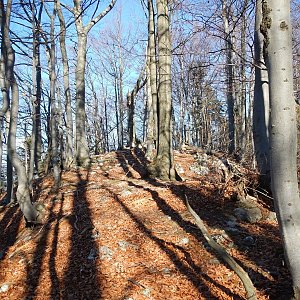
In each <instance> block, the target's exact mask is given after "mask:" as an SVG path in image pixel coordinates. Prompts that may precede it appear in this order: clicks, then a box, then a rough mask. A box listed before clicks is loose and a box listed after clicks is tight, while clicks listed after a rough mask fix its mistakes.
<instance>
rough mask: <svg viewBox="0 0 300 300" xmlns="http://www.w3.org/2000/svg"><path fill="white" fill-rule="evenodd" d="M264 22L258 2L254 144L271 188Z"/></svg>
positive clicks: (264, 178) (263, 176) (263, 177)
mask: <svg viewBox="0 0 300 300" xmlns="http://www.w3.org/2000/svg"><path fill="white" fill-rule="evenodd" d="M262 21H263V15H262V2H261V0H257V1H256V10H255V32H254V51H255V86H254V101H253V142H254V150H255V158H256V162H257V167H258V170H259V173H260V175H261V179H262V180H261V181H262V184H263V185H265V186H270V158H269V147H270V145H269V114H270V104H269V79H268V70H267V67H266V65H265V58H264V53H263V48H264V36H263V34H262V32H261V26H262V27H263V24H262Z"/></svg>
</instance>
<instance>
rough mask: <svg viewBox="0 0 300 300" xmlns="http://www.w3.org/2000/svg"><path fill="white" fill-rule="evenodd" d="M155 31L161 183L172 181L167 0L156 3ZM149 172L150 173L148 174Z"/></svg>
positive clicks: (157, 174) (156, 162)
mask: <svg viewBox="0 0 300 300" xmlns="http://www.w3.org/2000/svg"><path fill="white" fill-rule="evenodd" d="M156 5H157V15H158V18H157V31H158V74H159V83H158V146H157V156H156V161H155V173H156V174H155V175H156V177H158V178H160V179H162V180H170V179H171V180H172V179H175V169H174V159H173V147H172V97H171V95H172V91H171V87H172V82H171V36H170V25H169V24H170V23H169V1H168V0H157V2H156ZM150 172H151V171H150Z"/></svg>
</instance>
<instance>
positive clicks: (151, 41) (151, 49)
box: [146, 0, 158, 158]
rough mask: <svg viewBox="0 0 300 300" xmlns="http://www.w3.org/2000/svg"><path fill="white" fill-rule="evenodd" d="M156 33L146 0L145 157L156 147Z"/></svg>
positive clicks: (149, 3) (151, 153)
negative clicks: (146, 81)
mask: <svg viewBox="0 0 300 300" xmlns="http://www.w3.org/2000/svg"><path fill="white" fill-rule="evenodd" d="M156 56H157V55H156V35H155V21H154V7H153V0H148V47H147V68H148V76H149V78H148V104H147V130H146V132H147V138H146V143H147V154H146V155H147V157H149V158H152V157H153V150H154V149H157V140H158V138H157V132H158V124H157V123H158V121H157V63H156Z"/></svg>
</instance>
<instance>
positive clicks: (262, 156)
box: [0, 0, 300, 297]
mask: <svg viewBox="0 0 300 300" xmlns="http://www.w3.org/2000/svg"><path fill="white" fill-rule="evenodd" d="M290 4H291V10H290V7H289V3H286V2H285V3H282V1H279V0H269V1H267V0H262V1H260V0H258V1H253V0H244V1H229V0H220V1H219V0H212V1H201V0H199V1H166V0H160V1H156V2H154V1H150V0H149V1H147V2H146V1H132V3H130V4H129V3H125V2H121V1H117V0H112V1H111V2H109V1H106V2H105V1H79V0H74V1H73V2H71V1H66V2H60V1H59V0H55V1H29V2H25V1H20V2H15V1H10V0H9V1H6V3H5V2H4V1H3V0H1V2H0V5H1V68H0V84H1V90H2V108H1V112H0V117H1V137H2V138H1V143H0V146H1V147H0V156H1V157H0V162H1V186H2V190H3V191H6V195H7V196H6V202H5V203H6V204H9V203H14V202H15V201H17V202H18V203H19V205H20V208H21V210H22V212H23V214H24V216H25V218H26V220H27V221H28V222H31V223H39V221H40V220H39V213H40V212H39V208H38V207H37V206H36V205H35V204H34V203H32V195H34V193H35V191H34V188H33V187H34V182H35V180H37V179H38V178H41V177H43V176H45V175H46V174H49V173H51V174H53V177H54V180H55V181H54V186H55V188H59V187H60V181H61V175H62V171H63V170H65V171H67V170H70V169H72V168H73V167H75V166H77V167H88V166H89V165H90V163H91V157H92V156H93V155H100V154H104V153H107V152H110V151H114V150H117V149H118V150H121V149H125V148H134V147H136V146H140V147H142V148H143V149H144V150H145V155H146V157H147V159H149V161H151V163H150V164H149V165H148V167H147V170H148V173H149V176H150V177H152V178H159V179H162V180H174V179H180V176H179V174H178V172H177V170H176V169H175V165H174V159H173V150H174V149H181V150H184V149H187V148H189V149H190V147H192V148H193V147H195V148H199V149H202V150H205V151H207V152H208V153H216V152H221V153H227V154H229V155H232V157H234V158H235V159H236V160H237V161H239V162H240V163H241V164H244V165H248V166H251V168H253V169H256V170H257V172H258V174H259V175H260V184H261V187H262V188H266V189H270V187H271V185H270V182H271V177H272V183H273V190H272V192H273V196H274V202H275V207H276V209H277V213H279V215H278V216H279V223H280V225H281V233H282V235H283V242H284V245H285V250H286V253H287V257H288V264H289V265H292V264H295V265H297V263H298V261H299V257H298V256H297V254H296V252H295V251H296V249H297V242H296V241H295V240H296V239H297V234H299V233H297V232H298V231H299V226H298V225H297V221H295V220H297V219H298V218H297V216H299V214H300V212H299V211H298V209H295V207H294V206H295V205H297V201H298V200H299V196H298V186H297V178H296V177H297V164H296V148H297V142H296V136H297V132H298V131H296V115H295V113H296V110H295V103H298V101H299V95H300V94H299V93H300V92H299V91H300V89H299V85H300V79H299V76H300V62H299V57H300V56H299V53H300V52H299V51H300V49H299V47H300V45H299V42H300V41H299V36H300V35H299V13H300V3H299V1H296V0H293V1H291V3H290ZM131 5H132V7H131ZM128 6H130V9H128ZM277 6H279V7H282V8H281V9H274V7H277ZM277 11H282V15H280V13H278V14H277ZM289 11H291V22H290V19H289V18H290V16H289ZM276 21H277V22H279V23H278V24H279V25H278V27H276V26H274V24H276ZM274 22H275V23H274ZM291 26H292V27H293V31H291ZM274 28H275V29H274ZM276 30H277V31H276ZM280 43H282V44H280ZM281 51H282V52H281ZM285 51H286V52H285ZM278 55H279V56H278ZM285 83H286V84H285ZM279 104H280V105H279ZM270 105H271V109H270ZM270 111H271V119H270ZM282 112H287V113H286V114H281V113H282ZM272 113H273V115H272ZM272 120H273V121H272ZM270 149H271V152H272V153H271V152H270V151H269V150H270ZM285 152H287V153H285ZM270 154H272V156H270ZM271 160H272V162H271ZM284 170H285V171H284ZM287 170H288V171H287ZM290 182H291V184H289V183H290ZM14 188H16V191H15V192H14ZM287 193H288V194H289V195H290V198H291V199H289V201H286V200H285V199H284V194H287ZM289 222H292V224H294V225H293V226H287V225H286V224H290V223H289ZM295 224H296V225H295ZM297 230H298V231H297ZM294 231H295V232H296V234H292V232H294ZM298 243H299V241H298ZM291 262H292V263H291ZM298 269H299V268H298ZM298 269H297V270H294V269H293V268H292V270H291V273H292V277H293V282H294V291H295V295H297V293H300V289H299V282H300V277H299V274H298V273H299V272H300V270H298ZM298 297H299V296H298Z"/></svg>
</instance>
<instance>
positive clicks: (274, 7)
mask: <svg viewBox="0 0 300 300" xmlns="http://www.w3.org/2000/svg"><path fill="white" fill-rule="evenodd" d="M261 26H262V27H261V28H262V29H263V33H264V42H265V47H264V49H265V55H266V61H267V66H268V70H269V80H270V84H269V87H270V106H271V118H270V123H271V126H270V130H271V132H270V146H271V147H270V149H271V180H272V191H273V197H274V203H275V207H276V212H277V214H278V220H279V225H280V230H281V234H282V238H283V242H284V249H285V254H286V260H287V264H288V267H289V269H290V272H291V276H292V279H293V287H294V296H295V299H300V251H299V249H300V205H299V201H300V199H299V192H298V178H297V162H296V158H297V127H296V109H295V99H294V95H293V66H292V25H291V20H290V1H281V0H268V1H265V0H264V1H263V20H262V25H261Z"/></svg>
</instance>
